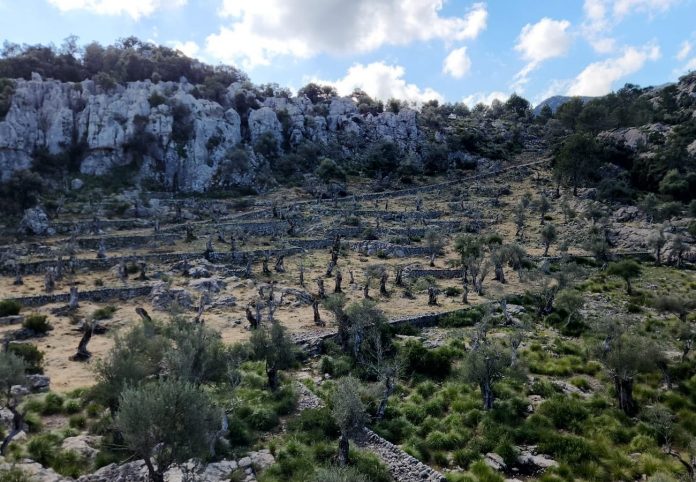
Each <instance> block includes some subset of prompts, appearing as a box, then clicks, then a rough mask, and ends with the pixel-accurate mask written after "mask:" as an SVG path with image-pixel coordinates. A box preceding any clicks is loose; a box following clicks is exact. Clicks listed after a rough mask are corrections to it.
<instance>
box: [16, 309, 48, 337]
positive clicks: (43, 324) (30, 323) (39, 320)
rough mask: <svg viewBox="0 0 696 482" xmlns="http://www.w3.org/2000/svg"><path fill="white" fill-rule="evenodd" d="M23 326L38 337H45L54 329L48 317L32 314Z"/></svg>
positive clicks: (25, 319)
mask: <svg viewBox="0 0 696 482" xmlns="http://www.w3.org/2000/svg"><path fill="white" fill-rule="evenodd" d="M22 326H23V327H24V328H26V329H27V330H31V331H33V332H34V333H36V334H38V335H45V334H46V333H48V331H49V330H50V329H51V328H52V327H51V325H50V324H49V323H48V320H47V319H46V315H40V314H38V313H32V314H30V315H28V316H27V317H26V318H24V321H23V322H22Z"/></svg>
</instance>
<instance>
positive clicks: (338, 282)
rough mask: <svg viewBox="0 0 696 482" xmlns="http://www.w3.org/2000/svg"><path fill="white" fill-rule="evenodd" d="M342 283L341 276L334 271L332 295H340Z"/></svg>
mask: <svg viewBox="0 0 696 482" xmlns="http://www.w3.org/2000/svg"><path fill="white" fill-rule="evenodd" d="M342 281H343V275H342V274H341V272H340V271H336V284H335V286H334V293H341V292H342V290H341V282H342Z"/></svg>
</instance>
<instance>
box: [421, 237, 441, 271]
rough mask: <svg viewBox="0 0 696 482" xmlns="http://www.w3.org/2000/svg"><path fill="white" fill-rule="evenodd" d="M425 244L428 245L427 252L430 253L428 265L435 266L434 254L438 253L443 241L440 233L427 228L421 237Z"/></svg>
mask: <svg viewBox="0 0 696 482" xmlns="http://www.w3.org/2000/svg"><path fill="white" fill-rule="evenodd" d="M423 240H424V241H425V244H426V246H427V247H428V252H429V253H430V266H431V267H433V266H435V256H437V255H438V254H440V252H441V251H442V248H443V247H444V245H445V242H444V240H443V238H442V234H441V233H440V232H439V231H438V230H435V229H428V230H427V231H426V232H425V236H424V237H423Z"/></svg>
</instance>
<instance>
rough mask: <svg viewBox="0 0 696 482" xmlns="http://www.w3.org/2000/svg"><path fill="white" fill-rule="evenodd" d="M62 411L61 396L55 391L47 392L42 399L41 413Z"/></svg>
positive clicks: (50, 413) (53, 413)
mask: <svg viewBox="0 0 696 482" xmlns="http://www.w3.org/2000/svg"><path fill="white" fill-rule="evenodd" d="M62 411H63V397H61V396H60V395H58V394H57V393H53V392H51V393H48V394H46V397H45V398H44V401H43V406H42V407H41V414H42V415H55V414H57V413H61V412H62Z"/></svg>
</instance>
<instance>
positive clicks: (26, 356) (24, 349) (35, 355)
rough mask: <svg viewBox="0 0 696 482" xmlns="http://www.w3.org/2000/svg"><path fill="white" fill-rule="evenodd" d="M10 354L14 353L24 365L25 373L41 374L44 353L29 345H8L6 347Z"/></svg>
mask: <svg viewBox="0 0 696 482" xmlns="http://www.w3.org/2000/svg"><path fill="white" fill-rule="evenodd" d="M8 350H9V352H10V353H14V354H15V355H17V356H18V357H20V358H21V359H22V360H24V363H25V370H26V373H29V374H41V373H43V359H44V353H43V352H42V351H41V350H39V349H38V348H36V346H35V345H32V344H31V343H10V345H9V346H8Z"/></svg>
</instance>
